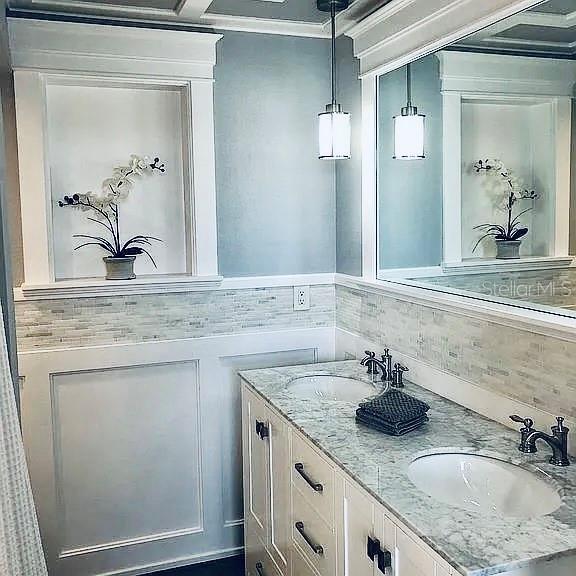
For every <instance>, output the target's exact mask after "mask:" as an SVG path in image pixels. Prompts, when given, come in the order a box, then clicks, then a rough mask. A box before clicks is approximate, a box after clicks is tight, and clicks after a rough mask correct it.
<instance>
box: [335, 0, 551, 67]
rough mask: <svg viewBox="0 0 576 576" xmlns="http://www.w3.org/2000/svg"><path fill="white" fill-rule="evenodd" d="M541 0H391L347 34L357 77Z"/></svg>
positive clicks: (399, 62)
mask: <svg viewBox="0 0 576 576" xmlns="http://www.w3.org/2000/svg"><path fill="white" fill-rule="evenodd" d="M539 2H540V0H483V1H482V2H478V0H395V1H394V2H391V3H390V4H387V5H385V6H384V7H382V8H381V9H380V10H377V11H376V12H374V13H373V14H371V15H370V16H368V17H367V18H364V19H363V20H362V21H361V22H359V23H358V24H357V25H355V26H353V27H351V28H350V29H349V30H348V31H347V32H346V34H347V35H348V36H350V37H351V38H352V39H353V40H354V54H355V56H356V57H358V58H359V59H360V74H361V76H368V75H378V74H384V73H386V72H389V71H391V70H394V69H395V68H399V67H400V66H403V65H404V64H407V63H408V62H411V61H413V60H416V59H417V58H420V57H422V56H425V55H428V54H431V53H432V52H436V51H437V50H440V49H442V48H444V47H446V46H448V45H450V44H452V43H454V42H456V41H459V40H461V39H462V38H465V37H466V36H469V35H470V34H474V33H476V32H478V31H479V30H481V29H483V28H485V27H487V26H491V25H493V24H495V23H496V22H499V21H500V20H502V19H504V18H508V17H509V16H512V15H514V14H516V13H518V12H520V11H522V10H525V9H527V8H531V7H532V6H535V5H537V4H538V3H539Z"/></svg>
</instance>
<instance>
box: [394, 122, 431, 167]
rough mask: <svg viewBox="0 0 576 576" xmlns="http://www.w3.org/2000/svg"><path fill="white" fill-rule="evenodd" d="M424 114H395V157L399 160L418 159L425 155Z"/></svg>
mask: <svg viewBox="0 0 576 576" xmlns="http://www.w3.org/2000/svg"><path fill="white" fill-rule="evenodd" d="M425 118H426V116H424V115H423V114H404V113H403V114H402V116H394V158H396V159H398V160H418V159H421V158H425V155H424V123H425Z"/></svg>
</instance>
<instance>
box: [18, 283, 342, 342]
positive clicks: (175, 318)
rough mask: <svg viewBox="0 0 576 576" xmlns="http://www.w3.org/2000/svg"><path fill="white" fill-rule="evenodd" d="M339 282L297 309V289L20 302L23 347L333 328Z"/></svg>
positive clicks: (313, 292)
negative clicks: (294, 304) (307, 304)
mask: <svg viewBox="0 0 576 576" xmlns="http://www.w3.org/2000/svg"><path fill="white" fill-rule="evenodd" d="M334 291H335V290H334V286H333V285H320V286H311V288H310V301H311V308H310V310H306V311H297V312H296V311H294V309H293V290H292V287H277V288H254V289H245V290H214V291H206V292H187V293H181V294H145V295H140V296H106V297H99V298H79V299H60V300H38V301H31V302H16V330H17V337H18V347H19V350H20V351H27V350H37V349H55V348H69V347H78V346H79V347H82V346H96V345H102V344H114V343H120V342H122V343H137V342H149V341H154V340H173V339H178V338H199V337H203V336H216V335H221V334H241V333H247V332H264V331H270V330H286V329H296V328H317V327H327V326H328V327H332V326H334V322H335V294H334Z"/></svg>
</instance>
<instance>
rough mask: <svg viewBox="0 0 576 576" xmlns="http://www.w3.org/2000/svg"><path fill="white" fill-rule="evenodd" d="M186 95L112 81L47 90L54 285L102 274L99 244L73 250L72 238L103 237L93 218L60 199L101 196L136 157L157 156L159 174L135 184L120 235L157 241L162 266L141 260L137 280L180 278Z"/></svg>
mask: <svg viewBox="0 0 576 576" xmlns="http://www.w3.org/2000/svg"><path fill="white" fill-rule="evenodd" d="M185 106H186V100H185V94H184V93H183V90H182V88H181V87H178V86H166V85H154V84H138V83H132V84H130V83H118V82H108V81H104V80H101V81H98V82H97V81H95V80H91V81H90V82H78V80H76V81H75V82H74V83H72V82H70V81H68V82H66V81H62V82H55V81H52V82H50V83H48V84H47V85H46V121H47V130H46V134H47V143H46V144H47V155H48V166H49V171H50V174H49V186H50V196H51V203H52V236H53V258H54V276H55V280H57V281H58V280H69V279H74V278H89V277H96V276H102V275H103V271H104V268H103V262H102V257H103V256H104V255H105V254H104V253H103V252H102V250H101V249H99V248H98V247H97V246H89V247H84V248H82V249H81V250H74V248H75V247H76V246H78V245H79V244H80V243H81V242H82V240H81V239H78V238H74V235H75V234H91V235H94V234H96V235H102V232H103V229H102V228H101V227H100V226H98V225H97V224H95V223H93V222H90V221H88V220H87V218H86V216H88V215H89V214H88V213H82V212H80V211H79V210H76V209H70V208H65V209H62V208H59V207H58V200H59V199H60V198H62V197H63V196H64V195H72V194H74V193H75V192H88V191H94V192H95V193H98V192H99V190H100V187H101V183H102V181H103V180H104V179H105V178H108V177H109V176H110V175H111V173H112V169H113V168H114V167H115V166H119V165H124V164H126V163H127V161H128V160H129V158H130V155H131V154H138V155H142V156H144V155H149V156H151V157H154V156H159V157H160V158H161V159H162V160H163V161H164V162H165V163H166V166H167V170H166V172H165V173H164V174H162V175H155V176H154V177H150V178H146V177H144V178H135V179H134V180H135V186H134V188H133V190H132V191H131V193H130V195H129V196H128V198H127V199H126V200H125V201H123V202H122V203H121V204H120V205H119V210H120V214H121V219H120V223H121V230H120V233H121V236H122V239H123V240H124V241H126V240H127V239H128V238H130V237H132V236H134V235H136V234H145V235H149V236H154V237H157V238H160V239H161V240H162V241H161V242H154V243H153V245H152V246H151V248H150V252H151V253H152V255H153V257H154V260H155V261H156V264H157V268H155V267H154V265H153V264H152V262H151V261H150V260H149V259H148V258H147V257H146V256H145V255H143V256H141V257H139V258H137V259H136V266H135V271H136V273H137V274H183V273H186V272H188V271H189V263H188V257H187V250H186V221H185V214H186V213H187V212H188V206H187V198H188V197H189V193H188V191H187V188H188V185H187V182H186V180H187V174H186V172H187V170H186V166H185V165H186V158H185V156H186V155H185V146H184V138H183V122H182V119H183V112H184V110H185Z"/></svg>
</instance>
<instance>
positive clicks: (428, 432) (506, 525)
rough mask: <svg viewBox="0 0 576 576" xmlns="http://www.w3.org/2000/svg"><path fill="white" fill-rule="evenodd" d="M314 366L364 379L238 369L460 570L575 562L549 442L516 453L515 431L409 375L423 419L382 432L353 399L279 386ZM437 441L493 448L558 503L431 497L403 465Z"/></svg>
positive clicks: (573, 469)
mask: <svg viewBox="0 0 576 576" xmlns="http://www.w3.org/2000/svg"><path fill="white" fill-rule="evenodd" d="M316 374H331V375H339V376H347V377H353V378H357V379H361V380H365V381H367V382H369V379H368V378H369V377H368V376H367V374H366V371H365V369H364V368H362V367H361V366H360V365H359V362H357V361H346V362H331V363H325V364H312V365H305V366H291V367H283V368H269V369H263V370H249V371H244V372H241V376H242V378H243V379H244V381H246V382H247V383H248V385H249V386H250V387H251V388H253V389H254V390H255V391H256V392H257V393H258V394H259V395H261V396H262V397H263V398H264V399H266V400H267V401H268V402H269V403H270V404H272V405H273V406H274V407H275V408H276V409H277V410H278V411H279V412H280V413H282V414H283V415H284V416H285V417H286V418H287V419H288V420H289V421H290V422H292V423H293V424H294V425H295V426H296V428H297V429H298V430H300V432H302V433H303V434H304V435H305V436H307V437H308V438H309V439H310V440H311V441H312V442H313V443H314V444H315V445H316V446H317V447H318V448H319V449H320V450H321V451H322V452H324V453H325V454H326V455H327V456H328V457H329V458H330V459H331V460H332V461H334V462H335V463H336V464H337V465H338V466H340V467H341V468H342V469H343V470H344V471H345V472H347V473H348V474H349V475H350V476H352V477H353V478H354V479H355V480H356V481H357V482H358V483H359V484H360V485H362V486H363V487H364V488H365V489H367V490H368V491H369V492H370V493H371V494H372V495H373V496H375V497H376V499H378V500H379V501H380V502H381V503H382V504H384V505H385V506H386V507H387V508H388V509H389V510H390V512H392V513H393V514H394V515H395V516H396V517H397V518H398V519H399V520H400V521H402V522H403V523H404V524H405V525H406V526H408V527H409V528H410V529H411V530H412V531H413V532H414V533H415V534H416V535H417V536H419V537H420V538H421V539H422V540H423V541H424V542H426V543H427V544H428V545H429V546H430V547H431V548H432V549H433V550H435V551H436V552H437V553H438V554H439V555H440V556H442V557H443V558H444V559H445V560H446V561H447V562H448V563H449V564H450V565H452V566H453V567H454V568H455V569H456V570H457V571H458V572H460V573H461V574H464V575H466V576H488V575H491V574H498V573H501V572H507V571H509V570H513V569H519V568H523V567H526V566H528V565H534V564H535V563H539V562H541V561H546V560H551V559H556V558H560V557H565V556H571V555H574V564H575V567H576V465H572V466H569V467H567V468H559V467H556V466H552V465H551V464H549V463H548V459H549V457H550V449H549V447H548V446H545V445H543V444H542V445H541V443H539V452H538V453H536V454H522V453H520V452H519V451H518V441H519V438H520V435H519V433H518V432H515V431H514V430H511V429H509V428H506V427H505V426H502V425H501V424H499V423H497V422H494V421H492V420H489V419H488V418H485V417H483V416H480V415H479V414H477V413H475V412H472V411H470V410H467V409H466V408H464V407H462V406H460V405H458V404H455V403H454V402H451V401H449V400H446V399H445V398H442V397H441V396H438V395H437V394H434V393H432V392H430V391H428V390H425V389H424V388H421V387H419V386H416V385H415V384H412V383H410V382H406V388H405V392H407V393H408V394H410V395H412V396H414V397H416V398H419V399H421V400H423V401H425V402H427V403H428V404H429V405H430V407H431V409H430V412H429V416H430V422H428V423H427V424H426V425H425V426H424V427H423V428H421V429H419V430H416V431H414V432H411V433H409V434H407V435H406V436H402V437H399V438H396V437H391V436H386V435H385V434H382V433H380V432H376V431H373V430H371V429H369V428H366V427H364V426H361V425H359V424H357V423H356V421H355V419H354V416H355V408H356V405H355V404H354V403H350V402H339V401H338V402H334V401H327V400H323V399H321V398H314V399H303V398H297V397H295V396H294V395H291V394H290V392H289V391H288V390H287V389H286V384H287V383H288V382H290V381H291V380H293V379H294V378H297V377H300V376H307V375H316ZM573 433H576V432H573ZM440 448H441V449H442V450H438V449H440ZM446 448H449V449H454V450H455V451H466V452H467V453H479V454H485V455H488V456H490V455H492V456H497V457H498V458H500V459H503V460H507V461H509V462H512V463H515V464H519V465H521V466H523V467H525V468H528V469H530V470H532V471H536V472H537V473H538V474H539V475H540V476H541V477H542V476H543V475H545V476H546V479H547V481H549V482H551V483H553V484H555V485H556V487H557V488H558V489H559V492H560V494H561V496H562V505H561V506H560V508H558V509H557V510H556V511H555V512H553V513H551V514H549V515H547V516H541V517H539V518H533V519H518V518H501V517H499V516H495V515H490V514H481V513H477V512H469V511H466V510H463V509H460V508H456V507H454V506H450V505H447V504H444V503H440V502H438V501H436V500H434V499H432V498H431V497H430V496H428V495H427V494H425V493H423V492H422V491H420V490H419V489H418V488H417V487H416V486H415V485H414V484H412V482H411V481H410V479H409V478H408V475H407V469H408V466H409V464H410V463H411V462H412V460H413V459H414V458H415V457H416V456H417V455H418V456H419V455H421V454H422V453H426V452H434V451H441V452H446V450H445V449H446ZM463 449H465V450H463ZM544 571H545V569H544ZM575 573H576V569H575Z"/></svg>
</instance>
